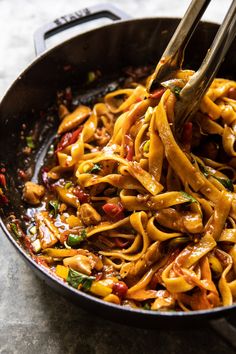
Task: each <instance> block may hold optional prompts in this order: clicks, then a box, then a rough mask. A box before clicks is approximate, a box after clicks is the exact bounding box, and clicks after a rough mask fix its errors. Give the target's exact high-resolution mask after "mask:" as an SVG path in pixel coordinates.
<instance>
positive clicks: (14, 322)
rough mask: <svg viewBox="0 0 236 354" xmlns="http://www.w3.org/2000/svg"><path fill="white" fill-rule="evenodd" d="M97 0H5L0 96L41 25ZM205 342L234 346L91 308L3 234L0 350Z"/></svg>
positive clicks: (140, 4)
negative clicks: (31, 263)
mask: <svg viewBox="0 0 236 354" xmlns="http://www.w3.org/2000/svg"><path fill="white" fill-rule="evenodd" d="M109 2H110V3H113V4H116V5H117V6H119V7H120V8H122V9H123V10H124V11H126V12H127V13H129V14H130V15H132V16H134V17H144V16H174V17H177V16H182V15H183V13H184V11H185V9H186V7H187V5H188V4H189V2H190V1H189V0H120V1H118V0H117V1H112V0H110V1H109ZM97 3H98V1H97V0H80V1H76V0H70V1H68V0H56V1H53V0H0V97H1V96H2V95H3V94H4V91H5V90H6V88H7V86H8V85H10V83H11V82H12V81H13V80H14V78H15V77H16V76H17V75H18V73H19V72H20V71H21V70H22V69H23V68H25V67H26V66H27V64H28V63H29V62H30V61H31V60H33V58H34V48H33V40H32V35H33V32H34V31H35V30H36V29H37V28H38V27H39V26H40V25H42V24H44V23H47V22H49V21H51V20H53V19H54V18H57V17H59V16H61V15H64V14H67V13H70V12H73V11H76V10H79V9H81V8H84V7H87V6H89V5H94V4H97ZM229 3H230V1H229V0H213V1H212V4H211V6H210V8H209V11H207V13H206V15H205V16H204V17H205V18H206V19H207V20H210V21H218V22H220V21H221V20H222V17H223V15H224V13H225V12H226V10H227V7H228V6H229ZM78 31H79V29H78ZM193 336H194V337H193ZM193 338H194V339H193ZM193 343H194V345H193ZM206 345H207V347H208V353H214V354H217V353H227V354H231V353H233V351H231V350H230V349H229V348H228V347H227V346H226V345H225V344H224V343H223V342H222V341H220V340H217V338H216V336H215V335H214V334H213V333H212V332H211V330H210V329H207V330H201V329H199V330H198V331H195V332H188V333H182V332H180V331H171V332H170V331H167V332H162V333H160V332H151V331H147V330H137V329H131V328H128V327H125V326H121V325H117V324H111V323H110V322H107V321H104V320H101V319H98V318H95V317H93V316H92V315H88V314H87V313H85V312H84V311H82V310H81V309H79V308H77V307H75V306H74V305H72V304H70V303H69V302H68V301H66V300H65V299H63V298H62V297H60V296H59V295H57V294H55V293H54V292H53V291H52V290H51V289H49V288H48V287H46V286H45V285H44V284H43V283H42V282H41V281H40V280H38V279H37V278H36V277H35V275H34V274H32V272H31V270H30V269H29V268H28V267H27V266H26V265H25V264H24V263H23V261H22V259H21V258H20V257H19V255H18V254H17V253H16V252H15V250H14V249H13V247H12V246H11V245H10V244H9V242H8V241H7V240H6V238H5V237H4V235H2V233H1V234H0V353H2V354H11V353H17V354H18V353H19V354H31V353H36V354H37V353H52V354H54V353H82V354H83V353H96V354H106V353H128V354H130V353H131V354H132V353H160V354H162V353H165V354H166V353H167V354H168V353H184V352H185V350H188V353H199V354H200V353H205V352H206V351H205V349H204V348H205V346H206Z"/></svg>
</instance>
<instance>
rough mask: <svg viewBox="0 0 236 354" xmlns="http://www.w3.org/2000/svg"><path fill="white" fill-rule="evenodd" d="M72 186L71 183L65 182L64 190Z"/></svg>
mask: <svg viewBox="0 0 236 354" xmlns="http://www.w3.org/2000/svg"><path fill="white" fill-rule="evenodd" d="M72 185H73V183H72V182H71V181H70V182H67V183H66V184H65V189H69V188H70V187H71V186H72Z"/></svg>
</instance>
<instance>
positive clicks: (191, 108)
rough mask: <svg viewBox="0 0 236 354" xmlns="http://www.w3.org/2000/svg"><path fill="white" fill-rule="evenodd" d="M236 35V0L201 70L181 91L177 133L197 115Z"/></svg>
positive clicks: (177, 106)
mask: <svg viewBox="0 0 236 354" xmlns="http://www.w3.org/2000/svg"><path fill="white" fill-rule="evenodd" d="M235 35H236V0H233V1H232V4H231V6H230V8H229V10H228V12H227V14H226V16H225V18H224V21H223V23H222V25H221V26H220V28H219V30H218V32H217V34H216V36H215V39H214V41H213V43H212V45H211V47H210V49H209V50H208V52H207V54H206V56H205V59H204V60H203V62H202V64H201V66H200V68H199V70H198V71H197V72H196V73H195V74H194V75H193V76H192V77H191V78H190V80H189V81H188V83H187V84H186V85H185V86H184V88H183V89H182V90H181V92H180V95H179V100H178V101H177V103H176V107H175V122H174V124H175V127H174V129H175V130H176V131H179V132H180V131H181V128H182V127H183V124H184V123H185V122H186V121H187V120H189V119H191V117H192V116H193V114H194V113H196V111H197V109H198V107H199V105H200V101H201V99H202V97H203V95H204V94H205V92H206V91H207V89H208V87H209V86H210V84H211V82H212V80H213V79H214V77H215V75H216V73H217V71H218V69H219V67H220V65H221V63H222V61H223V60H224V57H225V55H226V53H227V51H228V49H229V47H230V45H231V43H232V41H233V39H234V37H235Z"/></svg>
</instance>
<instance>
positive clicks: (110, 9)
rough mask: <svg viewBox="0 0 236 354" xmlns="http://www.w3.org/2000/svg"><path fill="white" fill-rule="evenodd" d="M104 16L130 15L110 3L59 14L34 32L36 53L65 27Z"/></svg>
mask: <svg viewBox="0 0 236 354" xmlns="http://www.w3.org/2000/svg"><path fill="white" fill-rule="evenodd" d="M104 17H105V18H109V19H111V20H113V21H117V20H128V19H129V18H130V16H129V15H127V14H126V13H125V12H123V11H122V10H119V9H118V8H117V7H115V6H113V5H110V4H101V5H96V6H91V7H86V8H84V9H82V10H79V11H75V12H73V13H71V14H68V15H65V16H61V17H59V18H57V19H56V20H54V21H53V22H51V23H48V24H46V25H44V26H42V27H40V28H39V29H38V30H37V31H36V32H35V33H34V47H35V53H36V55H37V56H38V55H39V54H41V53H43V52H44V51H45V50H46V45H45V41H46V39H47V38H49V37H52V36H54V35H55V34H57V33H59V32H62V31H64V30H65V29H67V28H71V27H74V26H77V25H79V24H81V23H85V22H90V21H93V20H95V19H99V18H104Z"/></svg>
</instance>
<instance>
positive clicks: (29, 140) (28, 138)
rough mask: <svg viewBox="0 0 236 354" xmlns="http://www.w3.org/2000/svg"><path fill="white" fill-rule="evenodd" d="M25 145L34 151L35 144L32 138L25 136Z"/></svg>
mask: <svg viewBox="0 0 236 354" xmlns="http://www.w3.org/2000/svg"><path fill="white" fill-rule="evenodd" d="M26 143H27V146H28V147H29V148H31V149H34V148H35V144H34V141H33V138H32V136H27V137H26Z"/></svg>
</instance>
